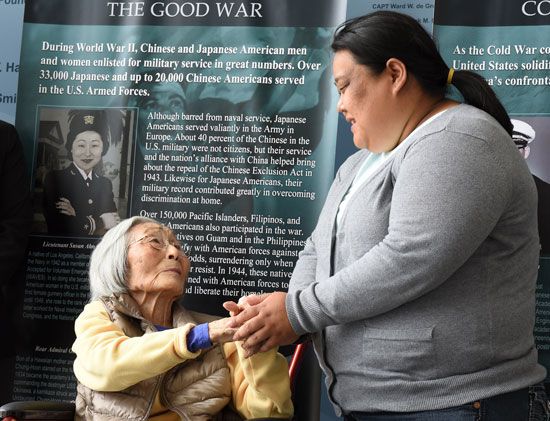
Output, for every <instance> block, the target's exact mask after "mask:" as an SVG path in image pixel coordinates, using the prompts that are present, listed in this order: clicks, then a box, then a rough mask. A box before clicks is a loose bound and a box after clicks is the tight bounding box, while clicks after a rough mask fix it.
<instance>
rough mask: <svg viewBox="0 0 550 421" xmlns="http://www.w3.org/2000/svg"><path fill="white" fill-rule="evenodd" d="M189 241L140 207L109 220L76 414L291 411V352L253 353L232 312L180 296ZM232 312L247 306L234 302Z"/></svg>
mask: <svg viewBox="0 0 550 421" xmlns="http://www.w3.org/2000/svg"><path fill="white" fill-rule="evenodd" d="M188 253H189V250H188V249H187V248H186V247H185V246H182V245H181V244H180V243H179V242H178V240H177V239H176V236H175V235H174V233H173V232H172V231H171V230H170V229H168V228H167V227H165V226H163V225H161V224H160V223H158V222H156V221H154V220H152V219H148V218H141V217H133V218H130V219H127V220H124V221H122V222H121V223H119V224H118V225H117V226H115V227H114V228H112V229H111V230H109V231H108V232H107V233H106V234H105V236H104V237H103V239H102V240H101V242H100V243H99V244H98V245H97V247H96V248H95V250H94V252H93V253H92V257H91V260H90V289H91V296H92V300H91V302H90V303H89V304H88V305H86V307H85V308H84V311H83V312H82V313H81V314H80V316H79V317H78V319H77V320H76V323H75V331H76V341H75V343H74V345H73V350H74V352H75V353H76V360H75V362H74V372H75V375H76V377H77V380H78V394H77V397H76V412H75V419H77V420H114V419H120V420H122V419H125V420H128V419H133V420H145V419H153V420H163V421H165V420H166V421H167V420H179V419H183V420H193V421H195V420H211V419H213V420H229V419H253V418H286V419H288V418H290V417H291V416H292V412H293V405H292V401H291V393H290V386H289V377H288V367H287V361H286V359H285V358H284V357H283V356H282V355H280V354H279V353H277V352H276V350H271V351H268V352H265V353H260V354H257V355H254V356H252V357H250V358H245V353H244V351H243V349H242V347H241V345H240V343H238V342H231V341H232V337H233V334H234V329H231V328H229V327H228V324H229V320H230V318H216V317H212V316H208V315H206V314H201V313H197V312H193V311H188V310H186V309H185V308H183V307H182V306H181V305H180V304H179V298H181V296H182V295H183V293H184V291H185V285H186V280H187V276H188V273H189V268H190V261H189V257H188ZM228 310H231V313H232V314H234V313H235V312H238V309H236V308H235V307H234V306H230V307H228Z"/></svg>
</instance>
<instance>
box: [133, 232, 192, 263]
mask: <svg viewBox="0 0 550 421" xmlns="http://www.w3.org/2000/svg"><path fill="white" fill-rule="evenodd" d="M140 242H141V243H145V244H149V245H150V246H151V247H153V248H154V249H156V250H164V249H165V248H166V247H168V246H169V245H171V246H173V247H175V248H176V249H178V251H179V252H180V254H183V255H185V256H187V257H189V256H190V255H191V246H190V245H189V244H181V243H180V242H179V241H170V240H168V239H167V238H166V237H165V236H164V235H161V234H145V235H144V236H143V237H139V238H138V239H136V240H134V241H130V243H129V244H128V247H130V246H131V245H132V244H136V243H140Z"/></svg>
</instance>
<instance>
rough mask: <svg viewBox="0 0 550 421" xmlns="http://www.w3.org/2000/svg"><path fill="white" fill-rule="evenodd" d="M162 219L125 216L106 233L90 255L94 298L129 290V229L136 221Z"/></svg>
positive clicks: (91, 290) (139, 222)
mask: <svg viewBox="0 0 550 421" xmlns="http://www.w3.org/2000/svg"><path fill="white" fill-rule="evenodd" d="M147 222H153V223H156V224H158V223H159V222H158V221H155V220H154V219H150V218H143V217H140V216H134V217H132V218H128V219H124V220H123V221H121V222H120V223H118V224H117V225H115V226H114V227H113V228H111V229H110V230H109V231H107V232H106V233H105V235H104V236H103V238H102V239H101V241H100V242H99V243H98V245H97V246H96V248H95V250H94V251H93V253H92V256H91V257H90V294H91V299H92V300H97V299H98V298H100V297H108V296H110V295H113V294H122V293H125V292H127V291H128V288H127V286H126V270H127V262H126V259H127V257H128V242H129V239H128V232H129V231H130V229H131V228H132V227H135V226H136V225H140V224H144V223H147Z"/></svg>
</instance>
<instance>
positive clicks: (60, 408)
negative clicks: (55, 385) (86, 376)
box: [0, 401, 75, 420]
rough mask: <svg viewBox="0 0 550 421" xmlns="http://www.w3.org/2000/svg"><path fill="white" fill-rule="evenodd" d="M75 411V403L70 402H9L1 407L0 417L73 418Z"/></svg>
mask: <svg viewBox="0 0 550 421" xmlns="http://www.w3.org/2000/svg"><path fill="white" fill-rule="evenodd" d="M74 411H75V406H74V403H70V402H55V401H19V402H9V403H6V404H4V405H2V406H1V407H0V419H2V418H5V417H13V418H15V419H17V420H72V419H74Z"/></svg>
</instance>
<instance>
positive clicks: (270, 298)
mask: <svg viewBox="0 0 550 421" xmlns="http://www.w3.org/2000/svg"><path fill="white" fill-rule="evenodd" d="M259 297H261V300H257V301H258V302H257V303H255V304H251V303H250V304H251V305H250V306H248V307H246V308H244V309H243V310H242V311H241V312H240V313H239V314H237V315H236V316H235V317H233V318H232V320H233V322H232V323H231V324H230V327H235V328H238V330H237V333H236V334H235V335H234V336H233V339H234V340H243V341H244V342H243V348H244V350H245V351H246V354H245V355H246V356H247V357H250V356H251V355H254V354H256V353H257V352H265V351H268V350H270V349H271V348H274V347H276V346H279V345H288V344H291V343H293V342H295V341H296V340H297V339H298V337H299V336H298V335H297V334H296V333H295V332H294V330H293V329H292V326H291V325H290V322H289V320H288V316H287V314H286V306H285V299H286V292H274V293H271V294H266V295H262V296H259Z"/></svg>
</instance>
